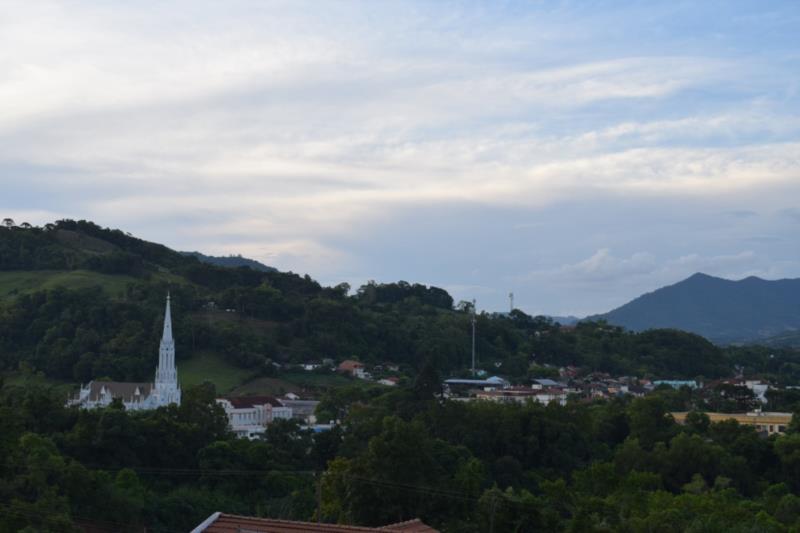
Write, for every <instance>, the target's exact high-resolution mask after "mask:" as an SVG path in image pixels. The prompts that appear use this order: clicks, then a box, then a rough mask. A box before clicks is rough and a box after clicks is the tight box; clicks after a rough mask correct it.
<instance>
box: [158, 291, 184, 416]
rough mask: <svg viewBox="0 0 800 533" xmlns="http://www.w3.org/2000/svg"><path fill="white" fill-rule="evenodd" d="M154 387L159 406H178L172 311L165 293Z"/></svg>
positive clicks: (178, 394) (168, 297) (179, 396)
mask: <svg viewBox="0 0 800 533" xmlns="http://www.w3.org/2000/svg"><path fill="white" fill-rule="evenodd" d="M155 386H156V393H157V394H158V396H159V398H160V401H161V402H163V403H162V404H161V405H168V404H170V403H178V404H180V401H181V391H180V388H179V387H178V370H177V369H176V368H175V339H173V337H172V311H171V309H170V295H169V293H167V305H166V308H165V309H164V333H163V334H162V335H161V345H160V346H159V349H158V368H156V379H155Z"/></svg>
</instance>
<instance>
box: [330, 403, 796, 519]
mask: <svg viewBox="0 0 800 533" xmlns="http://www.w3.org/2000/svg"><path fill="white" fill-rule="evenodd" d="M340 395H341V393H340ZM423 398H425V392H424V387H418V388H417V389H416V390H406V391H396V392H392V393H389V394H386V395H384V396H382V397H380V398H377V399H372V400H365V399H362V400H360V401H359V400H358V399H357V398H355V399H352V401H351V403H350V404H349V405H350V407H349V415H348V417H347V419H346V423H345V424H344V425H343V427H344V428H345V431H344V434H343V438H342V441H341V444H340V446H339V448H338V449H337V453H336V455H337V458H336V459H335V460H333V461H332V462H330V463H329V466H328V470H327V472H326V474H325V477H324V478H323V480H324V481H323V507H322V509H323V518H324V519H325V520H328V521H340V522H345V523H358V524H365V525H378V524H385V523H387V522H392V521H397V520H402V519H409V518H412V517H415V516H420V517H421V518H422V519H423V520H425V521H426V522H427V523H429V524H433V525H435V526H437V527H439V528H441V529H442V530H443V531H458V532H475V533H477V532H482V531H508V532H523V531H545V530H551V531H575V532H578V531H580V532H585V531H631V532H653V531H655V532H662V531H663V532H668V531H742V532H743V531H776V532H777V531H796V530H797V529H796V528H798V527H800V497H798V493H799V491H800V476H798V474H800V459H798V458H800V454H798V450H800V434H798V433H797V430H798V426H797V424H796V423H794V422H793V423H792V425H791V427H790V428H789V431H790V434H789V435H788V436H781V437H771V438H768V439H767V438H763V437H760V436H759V435H758V434H756V432H755V431H754V430H753V429H752V428H750V427H743V426H740V425H738V424H737V423H736V422H735V421H730V422H721V423H716V424H711V423H709V420H708V418H707V417H706V416H705V415H703V414H701V413H698V412H693V413H692V415H691V416H690V417H689V421H688V423H687V425H686V426H679V425H677V424H676V423H675V422H674V420H673V419H672V417H671V416H670V415H669V410H671V409H675V410H678V409H680V410H685V409H688V408H690V407H691V405H690V404H687V403H685V402H684V401H683V399H682V396H681V394H679V393H676V392H670V391H662V392H660V393H659V394H657V395H654V396H650V397H647V398H645V399H637V400H633V401H624V400H615V401H611V402H602V403H594V404H570V405H567V406H566V407H561V406H557V405H550V406H547V407H545V406H541V405H538V404H528V405H513V406H511V405H499V404H494V403H490V402H477V403H463V402H444V403H439V402H436V401H433V400H427V401H425V400H424V399H423Z"/></svg>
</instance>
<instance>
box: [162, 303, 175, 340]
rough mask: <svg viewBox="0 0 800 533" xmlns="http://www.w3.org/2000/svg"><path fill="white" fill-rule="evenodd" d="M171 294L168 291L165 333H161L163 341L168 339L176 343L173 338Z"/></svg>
mask: <svg viewBox="0 0 800 533" xmlns="http://www.w3.org/2000/svg"><path fill="white" fill-rule="evenodd" d="M169 300H170V296H169V293H167V308H166V310H165V311H164V334H163V335H161V342H164V341H168V342H172V343H174V342H175V341H174V340H173V338H172V313H171V312H170V308H169Z"/></svg>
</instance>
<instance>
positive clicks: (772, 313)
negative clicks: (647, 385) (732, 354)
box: [589, 273, 800, 343]
mask: <svg viewBox="0 0 800 533" xmlns="http://www.w3.org/2000/svg"><path fill="white" fill-rule="evenodd" d="M589 318H591V319H605V320H607V321H608V322H609V323H611V324H616V325H619V326H624V327H625V328H628V329H631V330H634V331H642V330H645V329H652V328H676V329H682V330H685V331H691V332H693V333H697V334H699V335H702V336H704V337H706V338H707V339H709V340H711V341H713V342H717V343H735V342H751V341H758V340H762V339H771V338H776V337H777V338H780V337H784V336H788V337H794V336H796V334H798V333H800V279H781V280H776V281H767V280H763V279H761V278H757V277H754V276H751V277H749V278H745V279H742V280H739V281H732V280H727V279H721V278H715V277H713V276H709V275H707V274H701V273H698V274H694V275H693V276H691V277H689V278H687V279H685V280H683V281H681V282H679V283H676V284H674V285H669V286H667V287H663V288H661V289H658V290H656V291H654V292H651V293H647V294H644V295H642V296H640V297H638V298H636V299H634V300H632V301H631V302H629V303H627V304H625V305H623V306H622V307H618V308H617V309H614V310H613V311H610V312H608V313H605V314H603V315H596V316H593V317H589Z"/></svg>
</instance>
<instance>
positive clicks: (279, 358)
mask: <svg viewBox="0 0 800 533" xmlns="http://www.w3.org/2000/svg"><path fill="white" fill-rule="evenodd" d="M214 268H215V267H214ZM249 272H252V271H249ZM248 275H249V274H248ZM260 276H261V278H260V279H259V284H258V285H256V286H244V285H239V286H234V287H228V288H225V289H222V290H220V291H213V290H210V289H208V288H204V287H202V286H199V285H193V284H186V283H182V284H176V285H169V284H168V283H167V282H164V281H156V280H151V281H146V280H142V281H141V282H139V283H132V284H129V285H128V287H127V290H126V292H125V294H124V297H122V298H112V297H110V296H109V295H108V294H106V293H105V292H103V291H102V290H101V289H100V288H89V289H82V290H68V289H63V288H59V289H53V290H48V291H40V292H36V293H32V294H23V295H19V296H17V297H16V298H14V299H11V300H8V301H6V302H4V303H0V370H16V369H17V368H18V367H19V366H20V364H25V365H27V366H30V367H33V368H34V369H36V370H40V371H42V372H44V373H45V374H46V375H47V376H50V377H53V378H59V379H63V380H68V381H79V382H86V381H88V380H90V379H93V378H99V377H110V378H113V379H117V380H145V379H149V376H151V375H152V371H153V367H154V365H155V361H156V358H155V354H156V353H157V349H158V341H159V338H160V335H161V327H162V319H163V309H164V296H165V294H166V292H167V291H168V290H170V291H172V295H173V310H174V312H173V319H174V328H175V338H176V342H177V343H178V345H177V354H178V358H179V359H185V358H190V357H192V356H193V355H194V354H196V353H200V352H203V351H206V352H208V351H211V352H214V353H217V354H219V355H221V356H222V357H224V358H225V359H227V360H228V361H229V362H231V363H232V364H234V365H236V366H240V367H243V368H247V369H252V370H255V371H260V372H264V373H270V372H273V371H274V365H273V364H272V363H275V362H277V363H300V362H304V361H309V360H319V359H321V358H324V357H331V358H334V359H337V360H341V359H344V358H353V357H355V358H358V359H360V360H362V361H364V362H367V363H376V364H377V363H381V362H386V361H391V362H394V363H397V364H400V365H401V366H403V367H404V368H406V369H407V371H408V372H409V373H410V374H411V375H414V374H415V373H416V372H417V371H419V369H420V368H421V367H422V365H423V364H424V363H426V362H427V363H429V364H431V365H433V366H434V367H435V368H436V370H437V371H438V372H439V373H440V374H442V375H451V374H459V373H460V372H464V371H465V370H466V368H467V367H468V365H469V359H470V349H471V330H470V314H469V312H468V311H459V310H452V309H444V308H441V307H437V306H433V305H431V304H429V303H423V302H422V301H420V297H419V296H418V294H416V293H415V292H414V291H418V289H413V286H408V285H407V284H406V285H403V284H397V287H398V288H403V287H404V286H405V287H409V293H410V295H409V296H408V297H407V298H406V299H402V300H399V301H396V302H395V303H386V302H384V301H378V302H376V301H375V300H373V299H367V300H364V299H362V297H361V296H360V295H359V293H358V292H357V293H356V294H355V295H348V292H347V290H346V288H344V287H339V288H322V287H320V286H319V284H317V283H316V282H314V281H313V280H310V279H308V278H305V277H301V276H298V275H296V274H286V273H261V274H260ZM359 292H364V291H359ZM212 302H213V304H214V306H215V307H214V309H216V310H210V309H209V305H210V303H212ZM225 309H231V310H233V311H235V312H233V313H231V312H226V311H225ZM476 341H477V353H478V357H479V366H480V367H481V368H484V369H485V370H486V371H487V372H491V373H493V374H500V375H504V376H506V377H509V378H510V379H512V381H517V382H524V381H525V380H527V379H528V378H530V377H539V376H538V375H537V374H538V373H540V372H541V371H542V370H545V369H544V365H553V366H555V367H562V366H567V365H574V366H577V367H581V368H583V369H585V370H595V371H602V372H608V373H611V374H614V375H636V376H640V377H656V378H686V379H694V378H698V377H703V378H705V379H709V378H715V377H720V376H728V375H733V374H734V372H736V370H737V369H739V370H742V371H744V372H745V373H747V374H748V375H762V376H763V377H766V378H774V379H776V380H778V381H781V382H787V383H790V382H791V381H792V380H797V379H798V378H800V352H798V351H797V350H789V349H783V350H778V349H766V348H758V347H746V348H726V349H724V350H723V349H721V348H719V347H716V346H714V345H712V344H711V343H709V342H707V341H706V340H705V339H703V338H701V337H698V336H696V335H693V334H689V333H685V332H680V331H673V330H653V331H646V332H642V333H631V332H628V331H624V330H622V329H621V328H617V327H613V326H609V325H608V324H604V323H596V322H586V323H581V324H579V325H578V326H577V327H575V328H569V329H564V328H561V327H560V326H559V325H558V324H554V323H553V322H552V321H550V320H548V319H545V318H542V317H530V316H528V315H525V314H524V313H522V312H520V311H514V312H513V313H512V314H511V315H510V316H509V317H492V316H490V315H487V314H480V315H478V317H477V339H476Z"/></svg>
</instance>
